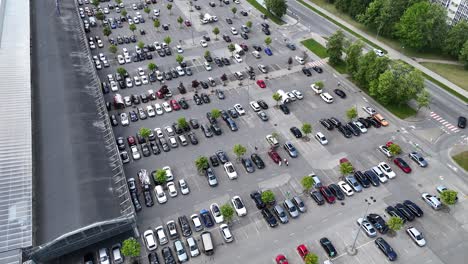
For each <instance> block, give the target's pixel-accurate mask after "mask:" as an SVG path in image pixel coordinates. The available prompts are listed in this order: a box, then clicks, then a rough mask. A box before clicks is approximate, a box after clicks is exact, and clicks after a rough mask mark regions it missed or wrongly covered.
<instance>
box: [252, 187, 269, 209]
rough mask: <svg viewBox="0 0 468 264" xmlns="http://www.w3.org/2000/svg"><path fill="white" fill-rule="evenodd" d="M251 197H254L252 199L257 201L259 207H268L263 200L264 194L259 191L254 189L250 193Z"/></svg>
mask: <svg viewBox="0 0 468 264" xmlns="http://www.w3.org/2000/svg"><path fill="white" fill-rule="evenodd" d="M250 198H252V200H253V201H254V202H255V206H257V208H258V209H263V208H265V207H266V205H265V203H264V202H263V201H262V195H261V194H260V192H259V191H253V192H252V193H251V194H250Z"/></svg>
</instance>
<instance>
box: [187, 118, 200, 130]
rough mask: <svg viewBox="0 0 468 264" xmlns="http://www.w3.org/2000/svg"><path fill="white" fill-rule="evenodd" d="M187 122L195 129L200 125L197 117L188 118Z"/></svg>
mask: <svg viewBox="0 0 468 264" xmlns="http://www.w3.org/2000/svg"><path fill="white" fill-rule="evenodd" d="M189 123H190V126H192V128H193V129H197V128H199V127H200V124H198V120H197V119H194V118H192V119H190V121H189Z"/></svg>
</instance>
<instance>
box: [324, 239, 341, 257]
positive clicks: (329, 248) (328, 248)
mask: <svg viewBox="0 0 468 264" xmlns="http://www.w3.org/2000/svg"><path fill="white" fill-rule="evenodd" d="M320 245H321V246H322V248H323V249H324V250H325V252H327V255H328V257H330V258H334V257H336V256H337V255H338V253H337V252H336V249H335V247H334V246H333V244H332V242H331V241H330V240H329V239H328V238H326V237H322V238H321V239H320Z"/></svg>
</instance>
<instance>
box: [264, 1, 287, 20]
mask: <svg viewBox="0 0 468 264" xmlns="http://www.w3.org/2000/svg"><path fill="white" fill-rule="evenodd" d="M264 3H265V7H266V9H267V10H268V11H269V12H270V13H272V14H273V15H275V16H277V17H279V18H281V17H282V16H284V15H285V14H286V10H287V9H288V5H287V4H286V0H265V1H264Z"/></svg>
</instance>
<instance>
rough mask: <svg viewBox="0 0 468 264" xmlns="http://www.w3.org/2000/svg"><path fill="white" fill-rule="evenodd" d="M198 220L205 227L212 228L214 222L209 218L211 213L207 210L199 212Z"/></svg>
mask: <svg viewBox="0 0 468 264" xmlns="http://www.w3.org/2000/svg"><path fill="white" fill-rule="evenodd" d="M200 218H201V220H202V222H203V224H204V225H205V226H206V227H207V228H210V227H212V226H214V221H213V218H212V217H211V213H210V212H208V210H206V209H203V210H201V211H200Z"/></svg>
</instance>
